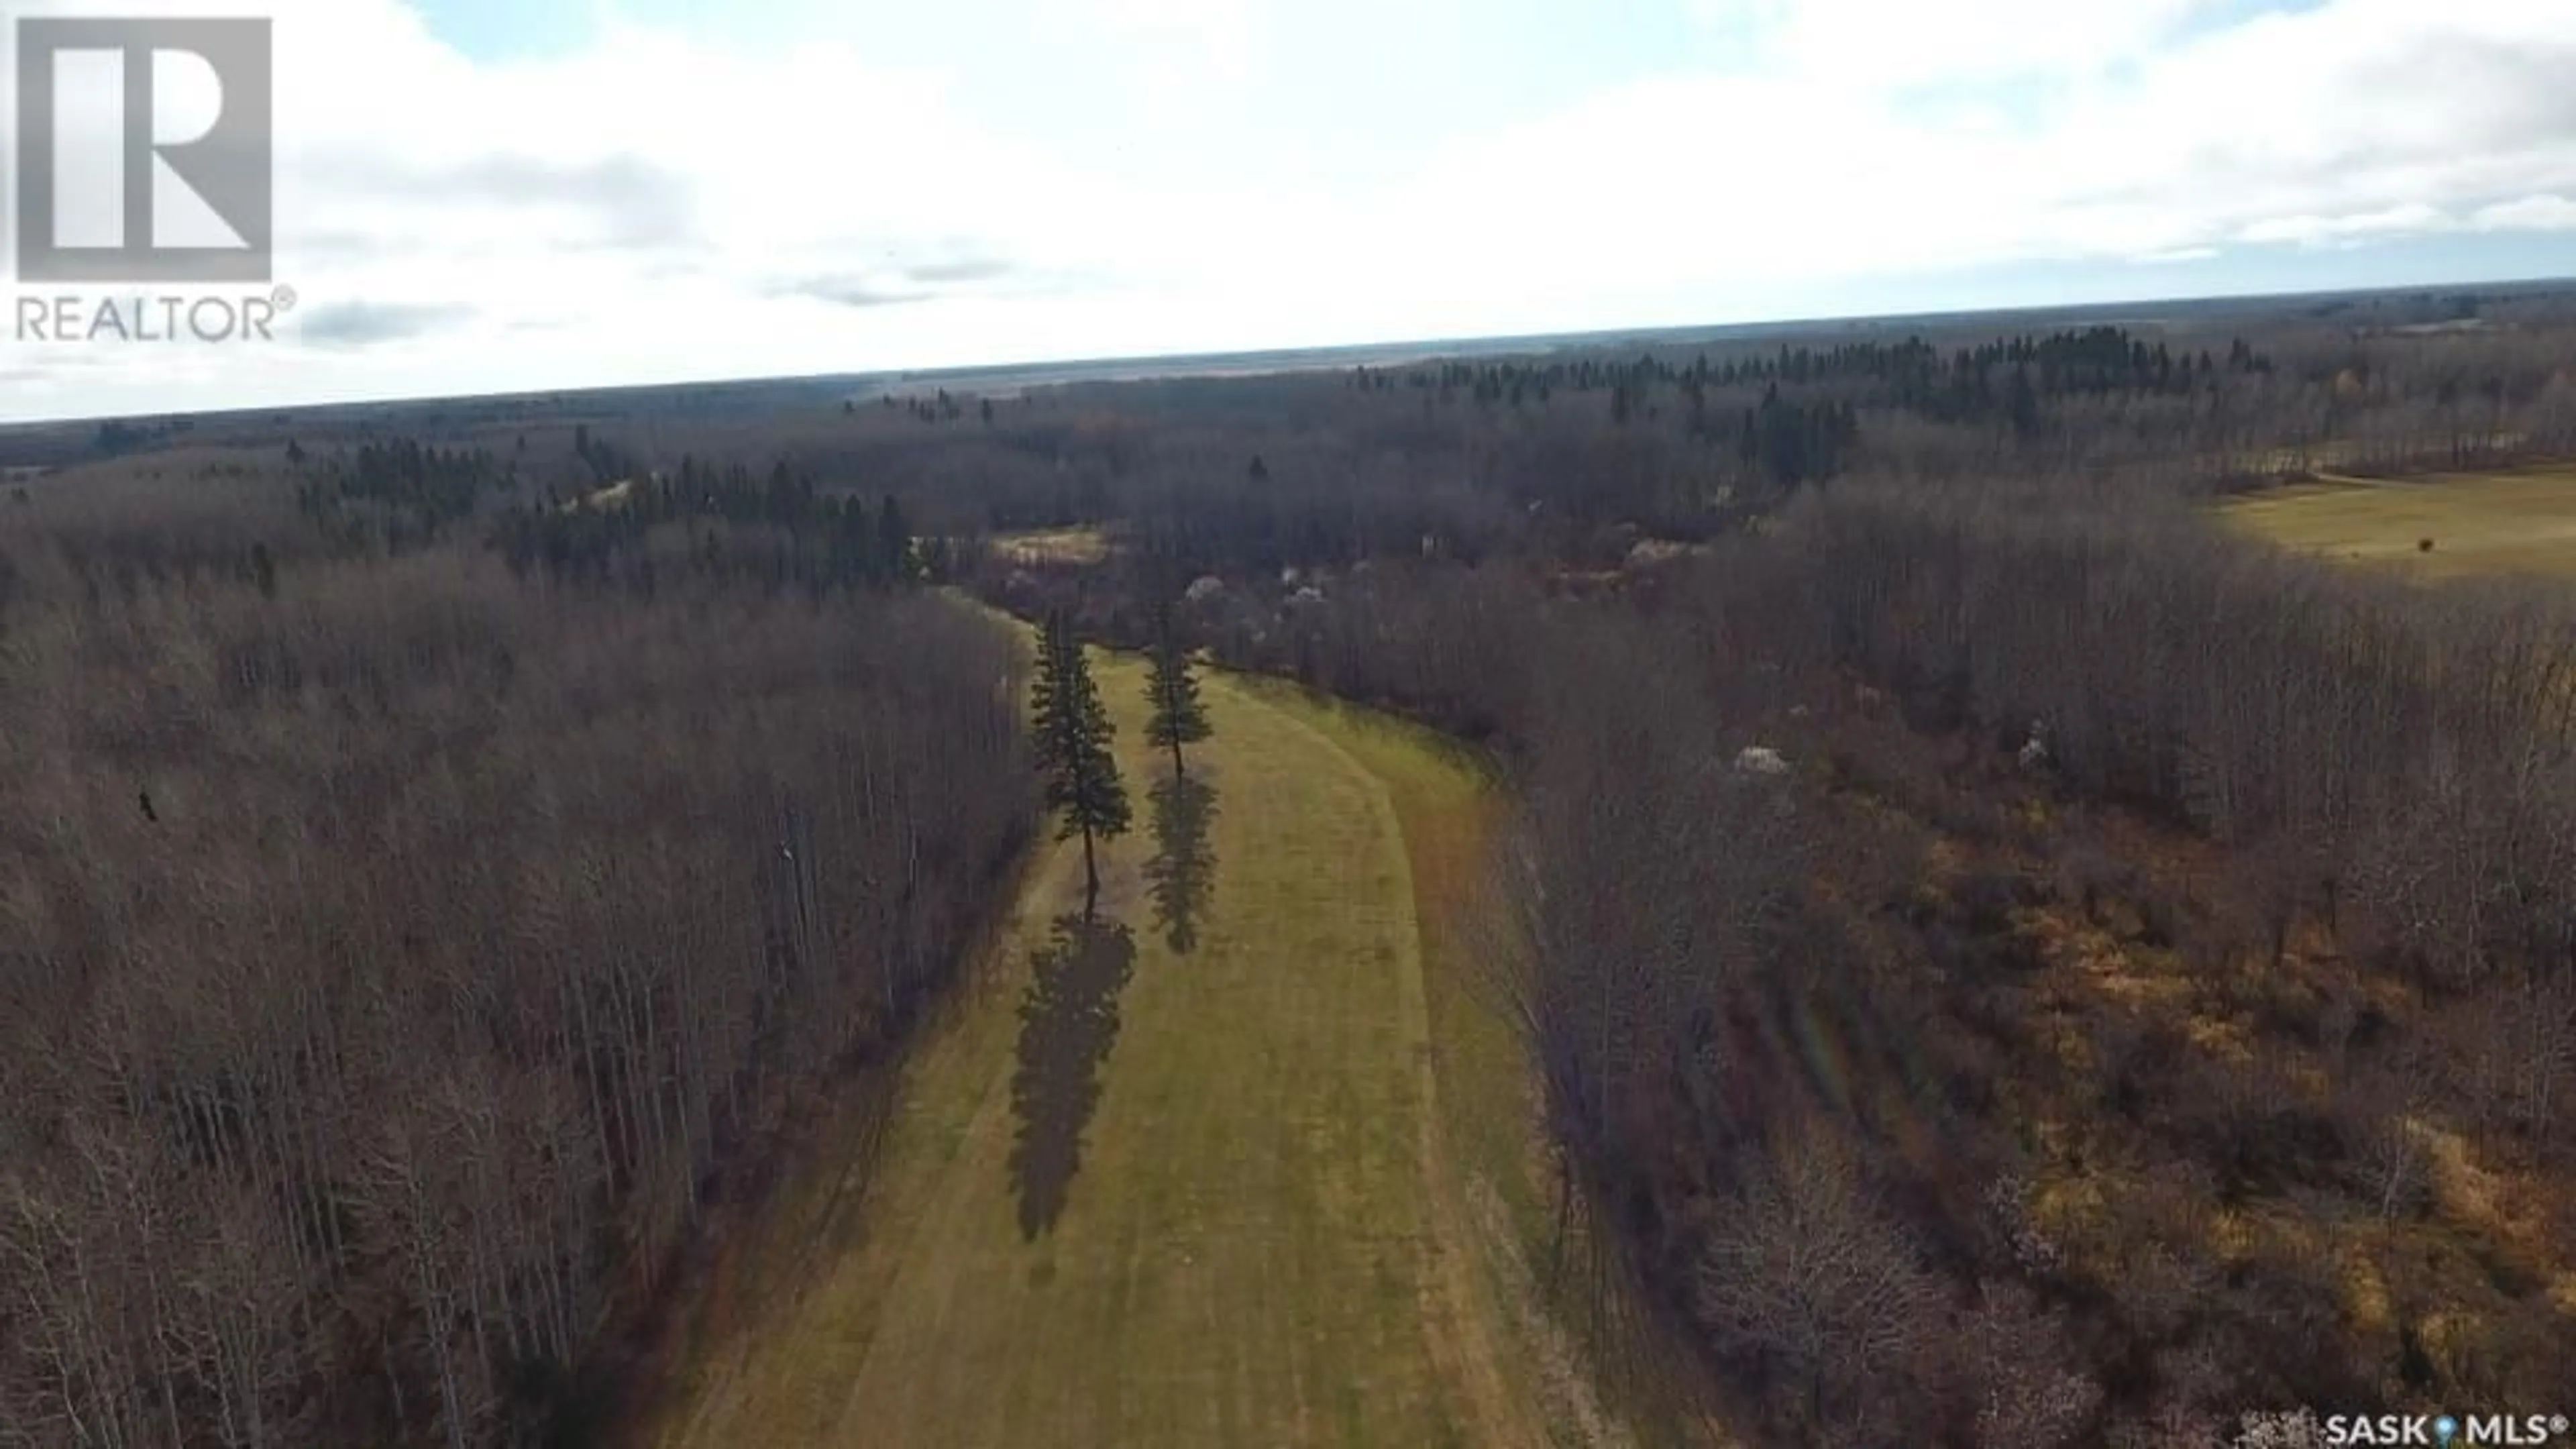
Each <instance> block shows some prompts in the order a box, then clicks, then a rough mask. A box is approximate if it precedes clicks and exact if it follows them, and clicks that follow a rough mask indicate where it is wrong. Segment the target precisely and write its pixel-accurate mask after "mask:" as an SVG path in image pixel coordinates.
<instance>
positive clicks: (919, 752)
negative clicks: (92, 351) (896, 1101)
mask: <svg viewBox="0 0 2576 1449" xmlns="http://www.w3.org/2000/svg"><path fill="white" fill-rule="evenodd" d="M370 456H371V457H373V458H375V459H377V460H378V461H375V462H371V463H370V464H368V465H366V469H367V472H368V475H369V476H382V477H391V478H402V477H409V476H412V475H413V466H412V462H411V457H410V454H409V453H408V450H403V451H401V452H397V453H379V454H374V455H370ZM387 460H390V461H387ZM420 465H421V467H422V469H424V470H426V469H429V467H430V464H429V459H428V454H427V453H426V452H424V453H423V454H421V455H420ZM386 470H389V471H386ZM352 476H355V475H352ZM287 486H288V485H287V484H286V482H285V481H284V480H283V479H282V478H281V479H280V480H279V481H278V483H277V490H278V492H280V493H283V492H284V491H286V488H287ZM190 496H191V495H190V493H189V491H188V490H187V489H183V488H178V487H172V486H167V485H164V486H163V489H162V493H161V499H160V501H161V502H162V503H165V504H167V505H168V507H169V509H170V510H172V511H174V512H177V513H178V514H179V516H185V509H186V508H187V507H189V506H191V505H189V503H188V498H189V497H190ZM214 496H215V497H216V498H217V499H221V498H222V497H223V496H224V495H220V494H218V495H214ZM224 507H226V508H228V509H230V510H232V511H235V512H240V513H242V514H244V515H245V516H246V517H248V518H249V519H251V520H253V522H252V523H251V524H250V525H247V526H254V527H258V528H260V529H262V530H266V529H268V528H271V527H279V526H280V525H279V524H278V521H277V520H278V519H279V518H281V517H286V518H291V517H292V512H291V506H290V505H288V504H286V503H285V502H284V501H283V500H280V501H279V502H278V503H275V504H258V505H254V504H253V503H252V502H251V501H250V500H249V497H248V495H238V496H236V498H235V501H233V502H231V503H227V504H225V505H224ZM262 508H268V509H274V511H273V512H269V513H261V512H259V511H257V510H258V509H262ZM83 509H84V504H83V501H82V499H80V498H79V497H77V496H72V495H69V494H66V495H64V497H63V500H62V503H61V506H60V510H59V511H58V510H57V508H56V506H55V504H54V502H53V500H52V497H51V496H50V495H49V497H48V499H47V500H46V501H45V502H43V503H41V504H38V505H34V506H30V507H28V508H26V509H24V510H21V511H20V512H19V513H18V514H16V515H15V516H13V517H11V518H10V519H8V520H5V523H0V526H5V529H6V532H5V536H0V555H5V558H6V561H7V567H6V568H5V569H0V574H5V575H6V577H8V578H9V579H10V580H11V581H12V586H11V588H10V590H9V596H8V599H7V602H6V605H5V609H0V626H5V634H6V640H7V643H6V647H5V649H0V718H5V720H6V729H5V730H0V735H4V736H5V738H6V740H7V741H8V744H7V746H6V748H5V750H0V792H5V795H6V798H8V799H9V800H10V801H11V802H12V807H13V808H12V809H11V810H10V811H9V812H7V814H6V818H5V820H0V920H5V922H6V925H5V929H0V1002H5V1006H0V1442H7V1443H23V1444H30V1445H51V1444H75V1443H77V1444H108V1445H215V1444H223V1445H262V1444H269V1445H289V1444H308V1443H331V1442H339V1443H348V1442H369V1443H439V1444H451V1445H464V1444H479V1443H491V1442H504V1441H514V1440H518V1439H521V1438H523V1437H527V1436H529V1435H532V1434H533V1433H535V1432H536V1431H537V1430H538V1429H539V1428H541V1427H543V1426H545V1425H547V1424H549V1423H551V1424H553V1425H555V1426H557V1427H558V1428H559V1429H560V1430H562V1431H563V1432H566V1433H572V1432H575V1431H577V1429H578V1427H579V1425H580V1423H581V1422H582V1420H583V1419H584V1417H585V1416H586V1415H588V1414H590V1413H591V1412H593V1411H595V1410H600V1409H602V1408H604V1407H608V1406H613V1405H614V1403H615V1401H616V1393H617V1390H618V1387H619V1385H618V1383H617V1379H616V1373H617V1363H618V1355H617V1353H616V1351H615V1350H616V1345H617V1342H618V1336H619V1335H620V1334H621V1333H622V1332H624V1331H626V1328H627V1326H629V1325H632V1324H633V1323H635V1322H636V1321H637V1319H638V1315H639V1314H640V1313H641V1312H643V1310H644V1307H645V1305H647V1304H648V1303H649V1301H650V1299H651V1295H652V1292H653V1290H654V1289H655V1288H656V1287H657V1286H658V1285H659V1284H661V1283H663V1282H665V1281H667V1280H668V1278H669V1276H670V1275H671V1274H672V1273H673V1272H675V1271H676V1264H678V1263H679V1262H680V1261H681V1257H680V1255H681V1254H682V1253H683V1251H684V1249H685V1247H686V1245H687V1244H688V1243H689V1241H690V1235H691V1231H692V1227H693V1224H695V1223H696V1222H697V1221H698V1220H699V1218H700V1215H701V1213H702V1212H703V1211H704V1209H705V1208H706V1207H707V1205H708V1204H709V1202H710V1200H711V1196H713V1197H721V1196H723V1195H725V1194H727V1193H730V1192H733V1191H737V1190H739V1188H738V1184H739V1183H741V1182H743V1181H747V1180H748V1178H747V1177H746V1176H745V1173H746V1170H747V1168H748V1167H749V1166H750V1165H752V1164H755V1163H756V1162H757V1160H758V1157H759V1155H760V1153H761V1151H762V1150H763V1147H764V1144H766V1143H769V1142H770V1141H772V1140H773V1138H774V1135H775V1133H776V1132H777V1130H778V1129H779V1127H780V1124H781V1123H782V1121H784V1120H786V1118H785V1116H784V1113H785V1112H786V1109H787V1108H788V1106H789V1104H791V1103H792V1102H793V1101H794V1100H795V1099H796V1097H797V1094H799V1093H800V1092H801V1093H810V1092H812V1091H815V1090H818V1089H820V1088H821V1087H822V1086H823V1085H824V1084H826V1083H830V1082H836V1081H839V1080H842V1079H843V1077H844V1075H845V1074H846V1073H848V1072H850V1071H851V1070H853V1069H854V1067H855V1066H857V1065H858V1064H863V1063H868V1062H871V1061H877V1060H881V1059H883V1058H884V1057H885V1056H886V1055H887V1054H889V1053H891V1052H893V1051H895V1050H896V1049H897V1048H898V1046H899V1044H900V1043H901V1041H902V1040H903V1038H904V1036H905V1033H906V1031H907V1029H908V1027H909V1025H910V1024H911V1023H912V1022H913V1021H914V1020H915V1019H916V1018H917V1017H918V1016H919V1014H920V1012H921V1009H922V1007H923V1004H924V1003H925V1002H926V1001H927V1000H928V999H929V997H930V996H931V995H932V994H934V993H935V992H937V991H938V990H939V989H940V988H941V987H942V985H943V984H944V983H945V982H946V981H948V980H949V979H950V978H951V976H952V974H953V971H954V967H955V964H956V960H957V957H958V954H959V953H960V952H961V951H962V950H963V949H964V947H965V945H966V943H967V942H968V941H969V940H970V939H971V937H972V935H973V933H974V932H975V930H976V929H977V928H978V925H979V923H980V922H982V921H983V920H984V919H985V918H986V916H987V914H988V913H989V912H990V911H991V910H992V909H993V907H994V906H995V905H996V904H997V902H996V900H995V893H996V892H997V891H998V890H999V889H1000V888H1001V887H1002V886H1003V885H1005V884H1006V883H1007V881H1008V880H1009V879H1010V875H1009V870H1008V867H1009V866H1010V864H1011V862H1012V861H1013V859H1014V858H1015V857H1016V855H1017V853H1018V851H1019V850H1020V848H1021V845H1022V843H1023V842H1024V841H1025V840H1026V839H1027V838H1028V836H1029V833H1030V829H1031V826H1032V824H1033V815H1034V808H1035V806H1036V804H1037V799H1036V793H1035V791H1034V789H1033V788H1032V785H1031V776H1030V774H1029V759H1030V757H1029V753H1028V746H1027V743H1026V741H1025V740H1024V738H1023V736H1022V735H1021V733H1020V730H1019V729H1018V727H1017V721H1016V719H1015V707H1014V704H1013V681H1014V680H1015V679H1016V678H1017V676H1018V673H1019V670H1020V666H1019V664H1018V662H1017V660H1016V657H1015V655H1014V652H1013V651H1012V649H1011V648H1010V647H1009V643H1008V641H1007V639H1006V637H1005V636H1004V635H1003V633H1002V632H1001V631H999V630H997V629H995V628H993V627H992V626H990V625H989V624H987V623H985V622H983V621H981V620H980V619H977V618H975V617H972V616H970V615H968V614H966V613H964V612H963V611H960V610H958V609H956V608H955V607H953V606H952V605H949V604H947V603H945V602H942V601H938V600H935V599H932V598H928V597H924V596H919V595H911V594H891V595H878V594H868V593H858V594H847V595H833V596H830V597H827V598H824V599H822V600H819V601H816V600H809V599H806V598H803V597H800V596H798V595H794V594H788V595H784V596H782V595H778V594H775V593H773V592H772V591H770V590H768V589H765V588H758V587H750V586H747V585H742V584H737V583H733V582H729V581H727V580H726V579H724V578H723V577H722V576H721V575H716V574H700V575H695V576H692V577H690V578H689V579H687V580H686V581H685V587H684V586H682V584H681V583H677V582H675V583H674V584H673V585H671V586H669V587H666V588H665V589H664V590H663V591H662V592H661V593H660V595H659V596H658V598H656V599H652V600H641V599H638V598H636V597H634V596H633V595H630V594H626V593H623V592H611V591H599V590H585V589H569V588H558V587H552V586H547V585H543V584H540V583H539V582H537V581H534V580H531V581H527V582H521V581H518V580H514V579H513V577H512V576H511V573H510V572H509V570H508V569H507V568H505V567H504V565H503V564H502V563H501V562H500V561H499V560H496V559H494V558H492V557H490V556H489V555H488V554H485V553H483V552H482V551H480V550H477V549H473V548H470V547H464V546H461V545H456V544H451V545H447V546H441V547H436V548H423V549H420V550H415V551H412V552H409V553H406V554H403V555H401V556H397V557H387V556H385V555H383V554H381V553H376V552H360V553H347V554H344V553H343V552H342V551H341V550H339V549H337V548H336V547H333V546H329V545H323V544H315V543H311V542H294V541H292V539H293V535H291V534H290V533H286V532H279V533H268V534H266V537H268V538H273V539H276V540H277V547H276V549H275V550H274V553H273V556H272V557H271V559H270V564H269V570H270V571H269V573H268V575H267V577H266V587H264V588H263V587H261V586H260V583H259V577H258V575H257V574H256V572H255V571H252V570H249V569H246V568H242V567H238V566H237V564H238V560H239V559H240V558H241V555H239V554H231V555H230V556H229V558H227V556H226V552H225V550H224V549H220V548H219V549H217V550H216V551H215V552H214V553H213V554H211V555H205V554H199V555H184V556H183V555H173V554H169V553H166V552H160V551H157V550H159V548H160V546H159V545H157V544H152V543H149V542H148V539H149V537H150V535H146V539H147V541H146V542H144V543H139V544H136V545H133V546H131V547H127V548H122V549H110V548H106V547H103V546H100V545H99V543H98V539H99V538H100V537H102V536H113V534H114V531H115V529H116V528H117V527H118V525H117V524H116V523H115V522H114V521H113V520H112V519H101V520H91V519H89V518H88V517H87V515H86V514H85V513H84V511H83ZM138 516H140V515H138ZM262 520H264V521H262ZM58 525H60V526H61V527H62V528H63V529H64V530H66V532H65V533H64V535H63V536H64V537H67V538H69V539H70V540H72V546H69V547H66V546H63V545H62V544H61V542H60V540H58V538H57V535H56V529H57V526H58ZM75 525H77V528H76V529H75ZM136 526H137V527H143V526H144V525H142V524H138V525H136ZM207 542H208V543H215V544H220V542H221V534H220V533H210V535H209V537H208V539H207ZM187 557H197V558H201V559H202V562H199V563H194V564H184V563H181V562H179V560H181V559H183V558H187ZM123 558H134V559H152V560H163V562H159V563H155V564H154V565H153V566H152V567H151V568H150V569H139V568H138V569H135V570H131V571H125V572H119V571H118V566H117V565H116V562H115V561H116V560H118V559H123Z"/></svg>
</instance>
